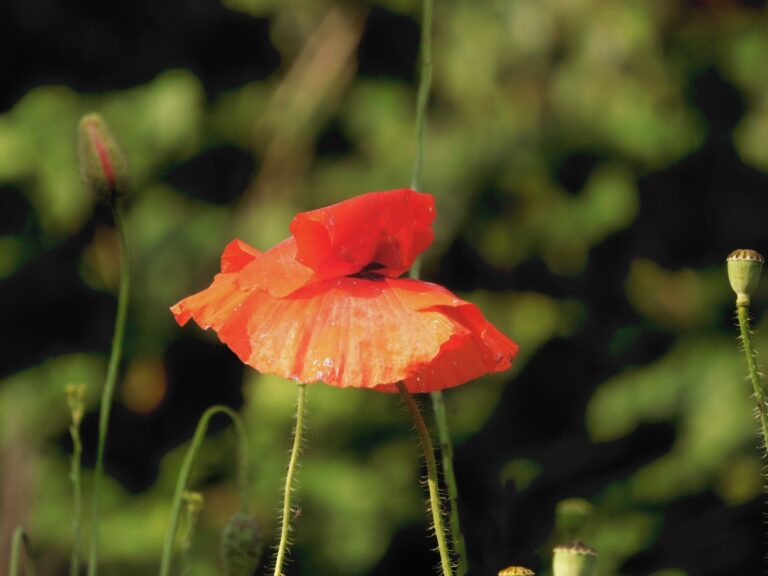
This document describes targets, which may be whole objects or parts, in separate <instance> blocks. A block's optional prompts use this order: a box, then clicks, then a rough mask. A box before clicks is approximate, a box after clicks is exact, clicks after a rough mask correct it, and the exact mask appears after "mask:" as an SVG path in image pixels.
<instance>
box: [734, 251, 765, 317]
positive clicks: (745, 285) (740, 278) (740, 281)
mask: <svg viewBox="0 0 768 576" xmlns="http://www.w3.org/2000/svg"><path fill="white" fill-rule="evenodd" d="M726 262H727V263H728V280H729V281H730V283H731V288H733V291H734V292H736V305H737V306H740V305H744V306H749V303H750V299H751V296H752V294H754V292H755V290H756V289H757V285H758V283H759V282H760V274H761V273H762V271H763V263H764V262H765V259H764V258H763V256H762V255H761V254H760V253H759V252H757V251H756V250H744V249H741V250H734V251H733V252H731V253H730V254H729V255H728V258H727V259H726Z"/></svg>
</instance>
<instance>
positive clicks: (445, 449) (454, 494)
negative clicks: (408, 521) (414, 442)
mask: <svg viewBox="0 0 768 576" xmlns="http://www.w3.org/2000/svg"><path fill="white" fill-rule="evenodd" d="M429 396H430V399H431V400H432V411H433V413H434V415H435V426H436V428H437V437H438V439H439V440H440V463H441V465H442V467H443V479H444V480H445V486H446V488H447V490H448V505H449V511H448V526H449V527H450V529H451V540H452V544H453V551H454V552H455V554H456V557H457V560H458V562H457V566H456V572H457V574H458V575H459V576H463V575H464V574H466V573H467V566H468V563H467V549H466V546H465V545H464V534H462V532H461V522H460V520H459V489H458V486H457V484H456V475H455V474H454V471H453V442H452V441H451V430H450V429H449V428H448V416H447V413H446V410H445V400H444V399H443V393H442V391H440V390H437V391H436V392H431V393H430V394H429Z"/></svg>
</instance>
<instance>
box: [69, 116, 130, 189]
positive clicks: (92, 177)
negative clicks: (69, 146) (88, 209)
mask: <svg viewBox="0 0 768 576" xmlns="http://www.w3.org/2000/svg"><path fill="white" fill-rule="evenodd" d="M77 152H78V156H79V162H80V177H81V178H82V180H83V184H85V187H86V188H87V189H88V191H89V192H90V193H91V194H93V195H94V196H96V197H97V198H99V199H101V200H106V201H110V200H114V199H117V198H121V197H123V196H125V194H126V193H127V192H128V164H127V162H126V160H125V154H123V151H122V149H121V148H120V146H119V145H118V143H117V141H116V140H115V138H114V136H112V132H110V130H109V127H108V126H107V123H106V122H104V119H103V118H102V117H101V115H99V114H86V115H85V116H83V117H82V119H81V120H80V126H79V127H78V133H77Z"/></svg>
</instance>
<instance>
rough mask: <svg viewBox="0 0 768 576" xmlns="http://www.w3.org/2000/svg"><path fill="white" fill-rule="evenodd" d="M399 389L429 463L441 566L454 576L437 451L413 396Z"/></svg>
mask: <svg viewBox="0 0 768 576" xmlns="http://www.w3.org/2000/svg"><path fill="white" fill-rule="evenodd" d="M397 389H398V390H399V391H400V395H401V396H402V397H403V400H404V401H405V405H406V407H407V408H408V412H410V414H411V418H412V419H413V423H414V424H415V425H416V431H417V432H418V433H419V438H420V439H421V445H422V447H423V448H424V458H425V460H426V461H427V486H428V487H429V508H430V510H431V511H432V522H433V524H434V526H435V537H436V538H437V548H438V550H439V551H440V565H441V566H442V569H443V576H452V575H453V569H452V568H451V554H450V551H449V549H448V540H447V538H446V537H445V528H444V527H443V515H442V509H441V507H440V488H439V485H438V478H437V462H436V461H435V450H434V447H433V446H432V439H431V438H430V437H429V431H428V430H427V425H426V424H425V423H424V419H423V418H422V417H421V411H420V410H419V407H418V406H417V405H416V402H415V401H414V399H413V396H411V393H410V392H409V391H408V389H407V388H406V387H405V384H403V383H402V382H398V383H397Z"/></svg>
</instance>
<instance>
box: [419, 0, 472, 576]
mask: <svg viewBox="0 0 768 576" xmlns="http://www.w3.org/2000/svg"><path fill="white" fill-rule="evenodd" d="M432 12H433V0H424V10H423V14H422V24H421V73H420V77H419V89H418V95H417V100H416V158H415V160H414V162H413V176H412V179H411V188H413V189H414V190H417V191H418V190H420V189H421V175H422V172H423V168H424V147H425V146H424V141H425V139H426V131H427V129H426V128H427V104H428V102H429V94H430V91H431V88H432ZM420 272H421V258H420V257H419V258H417V259H416V261H415V262H414V263H413V267H412V268H411V278H419V273H420ZM430 397H431V400H432V410H433V412H434V414H435V424H436V426H437V435H438V438H439V440H440V456H441V463H442V467H443V478H444V479H445V485H446V487H447V488H448V502H449V509H450V515H449V525H450V528H451V540H452V543H453V549H454V551H455V552H456V556H457V559H458V565H457V573H458V575H459V576H464V575H465V574H466V573H467V566H468V561H467V551H466V546H465V545H464V535H463V534H462V532H461V522H460V520H459V505H458V504H459V502H458V501H459V489H458V486H457V484H456V474H455V473H454V470H453V441H452V440H451V431H450V428H449V427H448V416H447V413H446V410H445V400H444V398H443V393H442V391H440V390H437V391H435V392H432V393H431V394H430Z"/></svg>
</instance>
